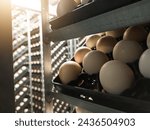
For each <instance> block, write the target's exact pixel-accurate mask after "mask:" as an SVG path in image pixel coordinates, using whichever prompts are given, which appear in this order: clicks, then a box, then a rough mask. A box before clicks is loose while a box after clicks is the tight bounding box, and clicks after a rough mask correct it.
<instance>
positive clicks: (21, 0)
mask: <svg viewBox="0 0 150 130" xmlns="http://www.w3.org/2000/svg"><path fill="white" fill-rule="evenodd" d="M11 1H12V4H13V5H17V6H20V7H25V8H30V9H33V10H40V8H41V4H40V0H11Z"/></svg>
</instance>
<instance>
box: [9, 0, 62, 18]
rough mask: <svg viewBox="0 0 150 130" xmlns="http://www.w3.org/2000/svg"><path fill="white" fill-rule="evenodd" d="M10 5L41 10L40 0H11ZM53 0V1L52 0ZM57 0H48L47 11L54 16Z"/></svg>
mask: <svg viewBox="0 0 150 130" xmlns="http://www.w3.org/2000/svg"><path fill="white" fill-rule="evenodd" d="M11 1H12V5H17V6H20V7H23V8H29V9H33V10H37V11H40V10H41V0H11ZM52 1H53V2H52ZM58 2H59V0H50V5H49V13H50V14H51V15H54V16H56V8H57V4H58Z"/></svg>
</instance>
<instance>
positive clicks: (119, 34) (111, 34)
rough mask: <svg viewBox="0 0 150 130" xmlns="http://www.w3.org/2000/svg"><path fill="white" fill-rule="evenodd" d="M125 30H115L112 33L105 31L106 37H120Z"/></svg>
mask: <svg viewBox="0 0 150 130" xmlns="http://www.w3.org/2000/svg"><path fill="white" fill-rule="evenodd" d="M124 31H125V29H116V30H113V31H107V32H106V36H112V37H114V38H119V37H122V36H123V34H124Z"/></svg>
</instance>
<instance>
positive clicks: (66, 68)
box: [59, 61, 81, 84]
mask: <svg viewBox="0 0 150 130" xmlns="http://www.w3.org/2000/svg"><path fill="white" fill-rule="evenodd" d="M80 72H81V66H80V65H79V64H78V63H76V62H74V61H67V62H65V63H63V64H62V65H61V66H60V68H59V78H60V80H61V81H62V83H63V84H68V83H69V82H71V81H73V80H76V79H77V78H78V76H79V74H80Z"/></svg>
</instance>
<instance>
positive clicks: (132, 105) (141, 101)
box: [53, 72, 150, 112]
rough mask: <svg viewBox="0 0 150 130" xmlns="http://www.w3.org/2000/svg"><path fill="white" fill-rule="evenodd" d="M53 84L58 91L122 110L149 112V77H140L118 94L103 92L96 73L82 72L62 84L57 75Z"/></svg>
mask: <svg viewBox="0 0 150 130" xmlns="http://www.w3.org/2000/svg"><path fill="white" fill-rule="evenodd" d="M53 84H54V86H55V88H56V89H57V90H58V91H59V92H60V93H63V94H65V95H68V96H71V97H75V98H78V99H82V100H86V101H88V102H92V103H96V104H99V105H102V106H106V107H110V108H113V109H117V110H119V111H122V112H150V79H146V78H143V77H140V78H139V79H137V80H136V81H135V83H134V85H133V86H132V87H131V88H130V89H127V90H125V91H124V92H123V93H121V94H120V95H113V94H109V93H107V92H105V91H104V90H103V88H102V86H101V84H100V82H99V78H98V75H92V76H89V75H87V74H86V73H84V72H83V73H81V75H80V76H79V77H78V79H77V80H75V81H72V82H70V83H69V84H68V85H64V84H62V83H61V80H60V78H59V76H57V77H56V78H55V79H54V80H53Z"/></svg>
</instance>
